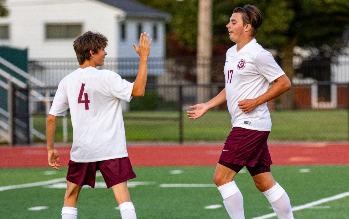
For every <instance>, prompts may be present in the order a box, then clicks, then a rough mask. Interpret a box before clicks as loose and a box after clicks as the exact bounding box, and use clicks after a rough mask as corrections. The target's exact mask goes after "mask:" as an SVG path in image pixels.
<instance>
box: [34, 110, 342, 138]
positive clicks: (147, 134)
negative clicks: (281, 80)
mask: <svg viewBox="0 0 349 219" xmlns="http://www.w3.org/2000/svg"><path fill="white" fill-rule="evenodd" d="M129 117H132V118H135V117H143V118H152V117H156V118H172V119H173V118H174V119H176V118H178V117H179V115H178V112H163V111H162V112H161V111H151V112H144V111H133V112H126V113H124V118H125V129H126V138H127V141H175V142H176V141H177V142H178V140H179V123H178V122H177V121H173V120H172V121H171V120H160V121H159V120H140V119H127V118H129ZM271 118H272V122H273V127H272V131H271V133H270V136H269V140H288V141H347V140H348V111H347V110H297V111H275V112H271ZM45 121H46V118H45V117H35V118H34V128H35V129H37V130H38V131H40V132H41V133H45V129H46V124H45ZM68 124H69V125H68V141H69V142H71V141H72V138H73V135H72V127H71V123H70V120H68ZM230 129H231V122H230V114H229V113H228V111H209V112H208V113H206V115H204V117H202V118H199V119H197V120H190V119H188V118H187V116H186V114H185V113H183V138H184V141H225V139H226V137H227V136H228V134H229V132H230ZM62 131H63V128H62V119H61V118H60V119H59V120H58V121H57V129H56V137H55V140H56V141H62V139H63V133H62ZM36 140H38V139H36Z"/></svg>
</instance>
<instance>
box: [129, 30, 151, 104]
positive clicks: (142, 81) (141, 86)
mask: <svg viewBox="0 0 349 219" xmlns="http://www.w3.org/2000/svg"><path fill="white" fill-rule="evenodd" d="M151 42H152V39H150V40H149V34H148V35H147V34H146V33H145V32H144V33H142V34H141V36H140V37H139V47H137V46H136V45H135V44H133V46H134V48H135V50H136V52H137V53H138V55H139V58H140V60H139V70H138V74H137V77H136V80H135V82H134V84H133V90H132V96H134V97H142V96H144V92H145V85H146V83H147V68H148V66H147V61H148V56H149V53H150V45H151Z"/></svg>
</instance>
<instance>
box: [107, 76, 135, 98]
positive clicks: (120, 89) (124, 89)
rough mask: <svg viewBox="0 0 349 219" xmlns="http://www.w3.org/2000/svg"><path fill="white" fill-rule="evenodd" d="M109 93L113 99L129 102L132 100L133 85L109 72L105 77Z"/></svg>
mask: <svg viewBox="0 0 349 219" xmlns="http://www.w3.org/2000/svg"><path fill="white" fill-rule="evenodd" d="M107 83H108V87H109V92H110V93H111V95H112V96H113V97H116V98H118V99H121V100H125V101H127V102H130V101H131V99H132V90H133V83H131V82H129V81H127V80H125V79H122V78H121V76H120V75H119V74H117V73H115V72H111V71H110V72H109V74H108V77H107Z"/></svg>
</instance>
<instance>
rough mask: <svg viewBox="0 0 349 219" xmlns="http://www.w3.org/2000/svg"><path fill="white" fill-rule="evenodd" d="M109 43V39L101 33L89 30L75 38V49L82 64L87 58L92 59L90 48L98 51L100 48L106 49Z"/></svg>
mask: <svg viewBox="0 0 349 219" xmlns="http://www.w3.org/2000/svg"><path fill="white" fill-rule="evenodd" d="M107 45H108V39H107V38H106V37H105V36H104V35H102V34H100V33H93V32H91V31H87V32H86V33H84V34H83V35H81V36H79V37H78V38H76V40H74V44H73V46H74V50H75V53H76V57H77V59H78V62H79V64H80V65H82V64H84V62H85V61H86V60H90V58H91V54H90V50H92V51H93V52H94V53H98V51H99V50H100V49H104V48H105V47H106V46H107Z"/></svg>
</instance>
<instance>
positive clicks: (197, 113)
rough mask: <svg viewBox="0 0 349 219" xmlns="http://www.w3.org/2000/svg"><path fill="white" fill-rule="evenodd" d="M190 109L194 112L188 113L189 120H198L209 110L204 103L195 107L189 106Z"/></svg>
mask: <svg viewBox="0 0 349 219" xmlns="http://www.w3.org/2000/svg"><path fill="white" fill-rule="evenodd" d="M189 108H190V109H194V110H192V111H187V115H188V116H189V119H198V118H200V117H201V116H203V115H204V114H205V113H206V112H207V111H208V110H209V108H208V107H207V106H206V105H205V104H204V103H200V104H196V105H194V106H189Z"/></svg>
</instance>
